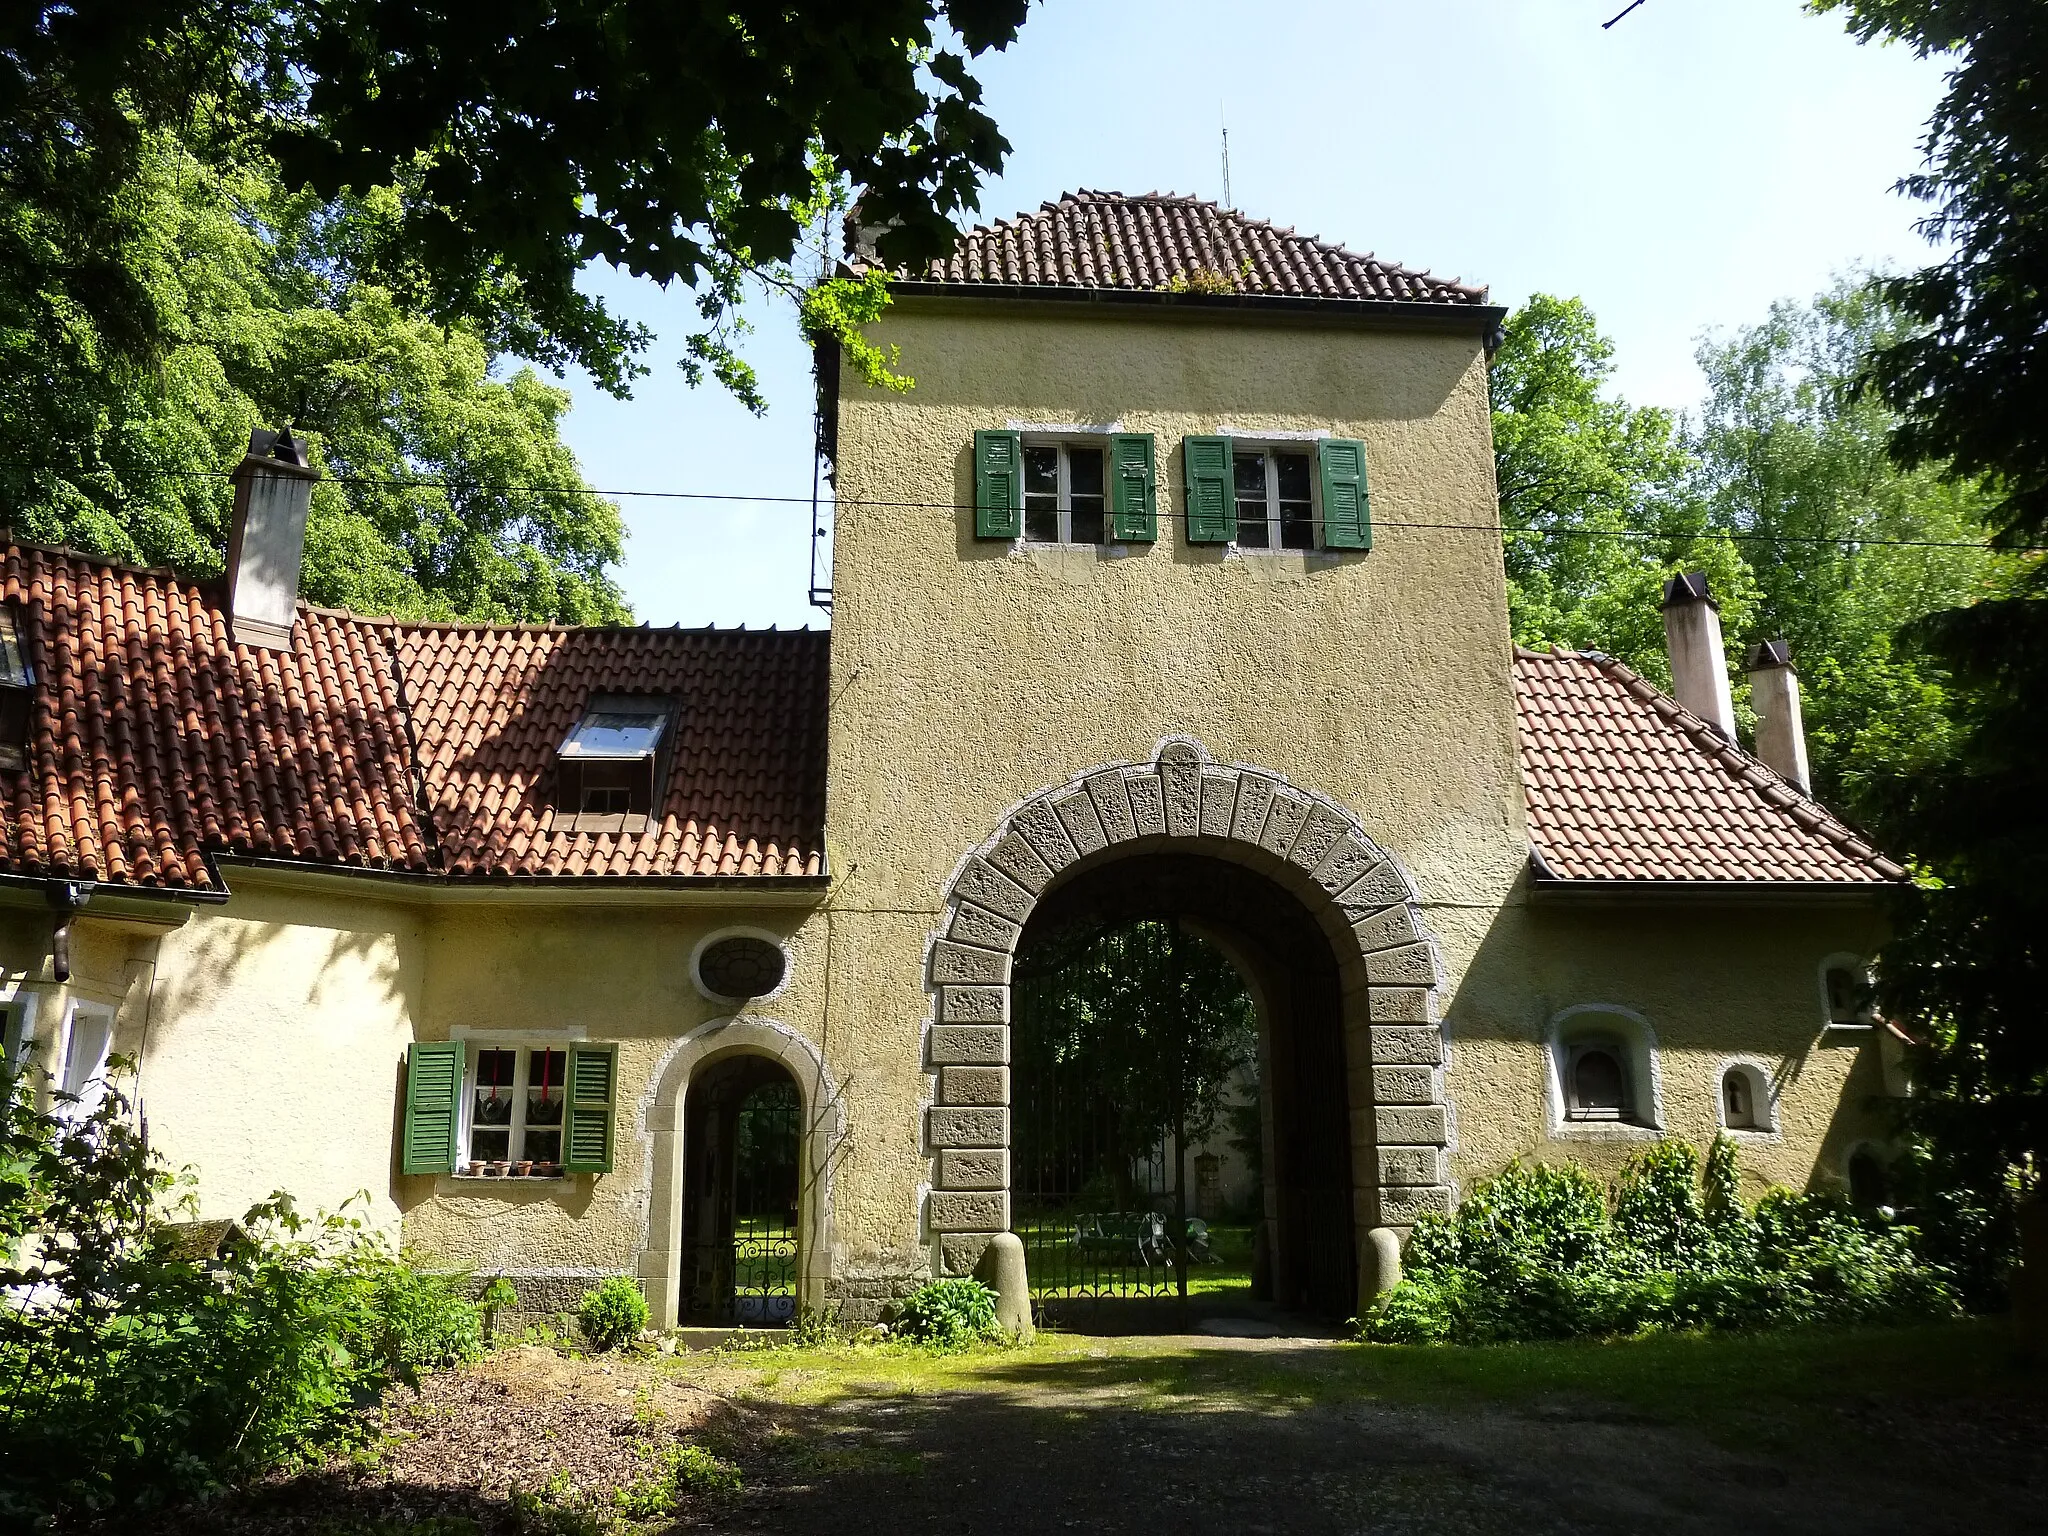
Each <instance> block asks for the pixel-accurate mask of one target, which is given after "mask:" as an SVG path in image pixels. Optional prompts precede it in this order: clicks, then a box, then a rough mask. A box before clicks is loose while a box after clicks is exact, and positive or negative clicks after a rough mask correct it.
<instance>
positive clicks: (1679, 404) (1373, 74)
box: [565, 0, 1941, 626]
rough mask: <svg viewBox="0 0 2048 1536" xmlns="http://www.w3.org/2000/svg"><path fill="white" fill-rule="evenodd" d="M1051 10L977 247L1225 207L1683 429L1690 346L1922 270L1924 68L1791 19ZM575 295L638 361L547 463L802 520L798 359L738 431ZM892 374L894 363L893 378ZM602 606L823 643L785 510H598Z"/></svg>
mask: <svg viewBox="0 0 2048 1536" xmlns="http://www.w3.org/2000/svg"><path fill="white" fill-rule="evenodd" d="M1624 3H1625V0H1427V3H1416V0H1404V3H1400V4H1395V3H1389V0H1351V3H1343V0H1322V3H1294V4H1285V5H1283V4H1277V3H1274V0H1267V3H1265V4H1260V5H1251V4H1243V3H1236V4H1225V3H1194V0H1179V3H1139V0H1049V3H1042V4H1035V5H1034V6H1033V7H1032V11H1031V17H1030V20H1029V21H1028V22H1026V24H1025V27H1024V31H1023V33H1022V35H1021V36H1020V38H1019V39H1018V41H1017V43H1016V44H1014V45H1013V46H1012V47H1011V48H1010V50H1009V52H1008V53H1007V54H1004V55H998V56H994V57H991V58H985V59H984V60H982V61H981V64H980V66H979V68H978V71H977V73H978V74H979V75H980V78H981V79H982V82H983V84H984V86H985V87H986V89H987V98H988V103H989V106H990V109H991V111H992V112H993V114H994V116H995V118H996V120H997V122H998V123H1000V124H1001V125H1002V128H1003V130H1004V132H1005V133H1006V134H1007V135H1008V137H1009V139H1010V142H1011V144H1012V145H1013V146H1014V149H1013V153H1012V155H1011V158H1010V161H1009V165H1008V167H1007V169H1006V172H1005V174H1004V175H1003V177H1002V178H1001V179H1000V180H998V181H996V182H994V183H992V184H991V185H990V186H989V187H988V188H987V189H986V190H985V192H984V194H983V198H982V205H981V214H980V219H981V220H990V219H995V218H1003V217H1008V216H1010V215H1012V214H1014V213H1016V212H1018V211H1020V210H1024V209H1030V208H1035V207H1036V206H1037V205H1038V204H1039V202H1040V201H1041V200H1044V199H1047V198H1053V197H1057V196H1058V195H1059V194H1060V193H1061V192H1062V191H1066V190H1070V189H1073V188H1076V187H1095V188H1103V189H1111V190H1118V191H1125V192H1145V191H1151V190H1155V189H1157V190H1160V191H1168V190H1171V191H1177V192H1189V193H1195V194H1198V195H1201V196H1205V197H1220V196H1221V193H1222V185H1221V183H1222V177H1221V168H1220V156H1219V133H1218V129H1219V123H1220V122H1223V121H1227V122H1228V124H1229V128H1230V165H1231V200H1232V202H1233V203H1234V204H1235V205H1236V206H1237V207H1239V208H1241V209H1242V210H1244V211H1245V212H1246V213H1249V214H1252V215H1254V216H1256V217H1260V218H1270V219H1272V220H1273V221H1274V222H1276V223H1279V224H1283V225H1286V224H1291V225H1293V226H1294V227H1295V228H1297V229H1299V230H1302V231H1303V232H1305V233H1312V234H1317V235H1321V236H1322V237H1323V238H1325V239H1330V240H1336V241H1339V242H1341V243H1343V244H1345V245H1348V246H1350V247H1351V248H1353V249H1356V250H1367V251H1374V252H1377V253H1378V254H1380V255H1382V256H1385V257H1390V258H1393V259H1395V260H1399V261H1402V262H1405V263H1407V264H1408V265H1410V266H1414V267H1428V268H1430V269H1432V270H1434V271H1437V272H1439V273H1448V274H1452V275H1456V276H1460V277H1463V278H1465V279H1466V280H1467V281H1477V282H1484V283H1487V284H1489V285H1490V286H1491V289H1492V293H1493V297H1494V299H1495V300H1496V301H1497V302H1500V303H1504V304H1510V305H1513V304H1518V303H1520V302H1521V301H1522V300H1523V299H1525V298H1526V297H1527V296H1528V295H1529V294H1531V293H1534V292H1550V293H1560V294H1577V295H1579V296H1581V297H1583V298H1584V299H1585V300H1586V301H1587V302H1588V303H1589V304H1591V305H1592V306H1593V309H1594V311H1595V312H1596V313H1597V314H1598V316H1599V318H1600V321H1601V324H1602V327H1603V328H1604V329H1605V330H1606V331H1607V332H1608V334H1609V335H1611V336H1612V337H1613V338H1614V340H1615V342H1616V347H1617V355H1616V363H1617V370H1616V376H1615V377H1616V387H1617V388H1618V389H1619V390H1620V392H1621V393H1623V394H1624V395H1626V396H1627V397H1628V398H1629V399H1630V400H1632V401H1635V402H1637V403H1640V404H1657V405H1667V406H1672V407H1675V408H1684V407H1686V406H1688V405H1690V404H1692V403H1693V402H1694V401H1695V400H1696V398H1697V396H1698V392H1699V387H1700V381H1699V375H1698V372H1697V370H1696V368H1695V367H1694V365H1693V361H1692V355H1693V351H1694V349H1695V347H1696V346H1697V344H1698V341H1699V338H1700V337H1701V336H1702V335H1703V334H1705V333H1708V332H1711V331H1715V330H1726V329H1729V328H1731V327H1734V326H1739V325H1745V324H1751V323H1754V322H1755V321H1757V320H1759V319H1761V318H1762V317H1763V315H1764V313H1765V311H1766V310H1767V309H1768V307H1769V306H1770V304H1771V302H1772V301H1773V300H1774V299H1778V298H1781V297H1788V296H1798V297H1804V296H1807V295H1810V294H1812V293H1814V292H1816V291H1817V290H1819V289H1820V288H1822V287H1824V286H1826V285H1827V283H1828V282H1829V281H1830V279H1831V278H1832V277H1833V276H1834V275H1835V274H1837V273H1840V272H1844V271H1847V270H1850V269H1853V268H1855V267H1858V266H1880V267H1883V266H1891V267H1901V266H1907V265H1912V264H1916V263H1918V262H1919V261H1921V260H1922V259H1923V258H1924V254H1925V251H1926V247H1925V246H1924V245H1923V244H1922V243H1921V241H1920V239H1919V237H1918V236H1917V235H1916V234H1915V233H1914V231H1913V227H1912V226H1913V221H1914V219H1915V217H1916V216H1917V210H1916V208H1915V206H1914V205H1913V204H1911V203H1909V202H1907V201H1906V200H1905V199H1903V198H1901V197H1899V196H1898V195H1897V194H1895V193H1894V192H1893V191H1892V190H1891V187H1892V183H1893V182H1894V181H1896V180H1897V179H1898V177H1899V176H1901V175H1903V174H1905V173H1906V172H1908V171H1909V170H1911V169H1913V168H1914V167H1915V166H1916V165H1917V164H1918V161H1919V147H1918V146H1919V139H1920V135H1921V133H1922V131H1923V128H1924V125H1925V123H1926V119H1927V115H1928V113H1929V111H1930V110H1931V108H1932V107H1933V105H1934V103H1935V100H1936V99H1937V97H1938V96H1939V94H1940V90H1941V65H1940V64H1939V62H1938V61H1921V60H1916V59H1914V58H1913V57H1912V56H1911V55H1910V54H1909V53H1907V52H1906V51H1904V50H1903V49H1900V48H1896V47H1890V48H1878V47H1868V46H1864V45H1861V44H1858V43H1856V42H1855V41H1854V40H1853V39H1851V38H1850V37H1849V36H1848V35H1847V34H1846V33H1845V32H1844V31H1843V30H1842V28H1841V25H1840V23H1839V22H1838V21H1836V20H1835V19H1833V18H1831V17H1815V16H1809V15H1806V14H1805V13H1804V12H1803V11H1802V10H1801V9H1800V8H1799V6H1798V5H1797V4H1796V3H1795V0H1647V3H1645V4H1644V5H1643V6H1641V7H1640V8H1639V9H1637V10H1636V11H1635V12H1634V13H1633V14H1631V15H1629V16H1628V17H1626V18H1625V19H1624V20H1622V21H1621V22H1620V23H1619V24H1618V25H1616V26H1615V27H1613V28H1612V29H1610V30H1607V31H1603V30H1601V27H1600V23H1601V22H1602V21H1605V20H1606V19H1607V18H1608V17H1609V16H1611V15H1612V14H1613V13H1614V12H1615V11H1618V10H1619V9H1621V6H1622V4H1624ZM589 286H590V287H591V289H592V291H594V292H598V293H602V294H604V295H605V296H606V297H607V298H608V299H610V300H611V301H613V302H614V303H615V304H616V305H617V307H618V308H619V310H620V311H621V312H623V313H626V314H629V315H632V316H634V317H635V318H638V319H640V320H643V321H645V322H646V323H647V324H649V325H650V326H652V327H653V328H654V329H655V330H656V331H657V332H658V333H659V334H660V336H661V340H660V342H659V343H657V346H656V348H655V352H654V355H653V356H652V358H651V359H650V361H651V362H652V365H653V372H652V374H651V375H650V376H649V377H648V378H647V379H645V380H643V381H642V382H641V384H640V386H639V387H638V389H637V390H636V393H635V397H634V398H633V399H632V400H631V401H628V402H620V401H614V400H611V399H609V398H608V397H606V396H604V395H602V394H600V393H599V392H598V391H596V390H595V389H593V388H591V387H590V385H589V383H588V381H587V380H585V379H583V378H581V377H580V376H572V377H571V378H570V379H569V381H568V383H569V385H570V387H571V389H572V390H573V391H574V393H575V398H576V405H575V409H574V410H573V411H572V413H571V414H570V416H569V419H568V421H567V423H566V428H565V430H566V435H567V437H568V439H569V442H570V444H571V445H572V446H573V447H574V448H575V450H576V452H577V454H578V456H579V457H580V458H581V460H582V463H583V467H584V472H585V474H586V475H587V476H588V477H589V479H590V480H591V482H592V483H593V484H595V485H597V486H599V487H602V488H604V489H607V490H683V491H698V492H717V493H724V494H729V495H741V496H789V497H808V496H809V494H810V490H811V454H810V433H811V422H810V410H811V402H810V374H809V358H808V354H807V353H806V351H805V350H804V348H803V346H802V345H801V344H800V342H799V341H798V339H797V337H796V333H795V327H794V324H793V322H792V320H791V318H790V316H789V315H788V314H787V313H786V312H784V311H782V310H780V309H777V308H773V307H768V306H763V307H762V308H761V310H760V311H759V312H758V313H756V314H755V315H754V316H753V320H754V322H755V324H756V330H755V332H754V334H753V335H752V336H751V337H750V338H748V346H747V352H748V355H749V357H750V358H751V359H752V360H753V362H754V363H755V365H756V367H757V368H759V370H760V373H761V377H762V380H763V383H764V385H765V388H766V392H767V395H768V399H769V406H770V408H769V411H768V414H767V415H766V416H765V417H762V418H759V419H756V418H754V417H752V416H750V415H748V413H747V412H746V411H744V410H743V409H741V408H740V407H739V406H738V405H736V404H734V403H733V402H732V401H731V400H730V399H729V398H728V397H726V396H725V395H724V394H723V393H722V392H721V391H719V390H718V389H716V388H715V387H712V386H707V387H705V388H702V389H698V390H694V391H693V390H691V389H689V388H687V387H686V386H685V385H684V383H683V381H682V378H681V376H680V374H679V373H678V372H677V371H676V369H675V366H674V361H675V357H676V353H677V348H678V344H679V342H680V339H681V338H682V337H683V336H684V335H686V334H688V332H689V331H690V329H692V321H693V319H694V313H693V311H692V309H691V305H690V299H689V295H688V294H687V293H686V292H683V291H681V290H671V291H669V292H666V293H664V292H662V291H661V290H659V289H657V288H655V287H654V286H653V285H652V284H648V283H640V282H634V281H631V280H628V279H624V278H621V277H619V276H618V275H617V274H614V273H609V272H602V273H600V272H593V273H592V274H591V275H590V284H589ZM905 366H906V369H907V370H908V371H909V372H911V373H912V374H915V372H916V360H915V359H914V358H909V359H906V360H905ZM621 505H622V506H623V508H624V510H625V514H626V519H627V522H628V525H629V527H630V529H631V537H630V539H629V541H628V543H627V552H626V563H625V566H624V569H623V571H622V572H621V579H622V582H623V585H624V587H625V591H626V595H627V597H628V599H629V600H630V601H631V602H632V604H633V607H634V611H635V612H636V614H638V616H639V617H641V618H643V619H647V620H651V621H652V622H654V623H656V624H673V623H684V624H693V625H694V624H707V623H716V624H741V623H745V624H751V625H765V624H770V623H778V624H782V625H785V626H787V625H792V624H803V623H806V622H808V623H812V624H817V623H822V622H823V619H822V616H821V615H820V614H819V613H818V612H817V611H816V610H814V609H812V608H810V607H809V605H808V603H807V602H806V583H807V579H808V574H807V569H806V551H807V546H808V544H809V538H810V524H809V513H808V509H807V508H805V507H802V506H799V505H796V504H793V503H780V504H778V503H768V502H764V503H757V504H751V505H749V504H745V503H731V502H704V501H662V500H652V499H643V498H637V497H626V498H622V501H621Z"/></svg>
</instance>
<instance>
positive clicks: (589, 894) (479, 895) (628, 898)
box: [220, 856, 832, 907]
mask: <svg viewBox="0 0 2048 1536" xmlns="http://www.w3.org/2000/svg"><path fill="white" fill-rule="evenodd" d="M220 863H222V864H223V865H231V866H233V867H234V869H235V870H236V871H237V872H238V874H239V875H241V876H242V877H243V878H242V879H238V880H237V881H236V882H235V883H236V884H237V885H241V884H244V883H250V884H257V885H270V886H273V887H275V886H289V887H295V888H298V889H303V890H309V891H313V890H324V891H340V890H348V889H354V890H360V889H361V888H362V887H364V886H366V885H368V886H375V887H377V888H378V890H379V894H380V896H381V897H382V899H386V900H393V901H402V902H416V903H419V904H422V905H437V906H463V905H492V904H496V905H519V906H573V907H599V906H793V907H809V906H815V905H816V904H817V903H818V902H819V901H821V900H823V899H824V897H825V896H826V895H827V893H829V891H830V890H831V886H832V875H831V873H830V870H829V868H828V869H827V871H826V872H825V873H822V874H816V875H455V874H443V873H440V872H438V871H418V870H399V869H362V868H351V867H347V866H339V865H332V864H307V863H300V862H297V861H295V860H291V859H268V858H252V857H244V858H231V857H227V856H223V857H222V858H221V859H220Z"/></svg>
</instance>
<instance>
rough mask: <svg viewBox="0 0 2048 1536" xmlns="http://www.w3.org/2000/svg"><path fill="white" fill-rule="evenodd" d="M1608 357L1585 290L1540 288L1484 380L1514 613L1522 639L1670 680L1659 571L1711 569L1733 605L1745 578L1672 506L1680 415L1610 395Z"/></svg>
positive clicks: (1681, 454) (1740, 607)
mask: <svg viewBox="0 0 2048 1536" xmlns="http://www.w3.org/2000/svg"><path fill="white" fill-rule="evenodd" d="M1613 356H1614V344H1613V343H1612V342H1611V341H1609V340H1608V339H1607V338H1606V337H1605V336H1602V335H1601V334H1600V330H1599V326H1598V324H1597V323H1596V321H1595V320H1594V318H1593V313H1592V311H1591V310H1590V309H1588V308H1587V307H1586V305H1585V302H1584V301H1583V300H1580V299H1561V298H1554V297H1552V296H1551V295H1549V294H1541V293H1539V294H1536V295H1534V296H1533V297H1531V299H1530V300H1529V302H1528V303H1527V304H1525V305H1523V306H1522V308H1520V309H1519V310H1517V311H1515V313H1514V314H1512V315H1510V316H1509V317H1508V322H1507V325H1506V327H1505V329H1504V331H1503V334H1502V339H1501V344H1500V346H1499V348H1498V349H1497V350H1496V351H1495V353H1494V356H1493V368H1492V387H1493V441H1494V474H1495V478H1496V481H1497V483H1498V486H1499V491H1500V518H1501V527H1502V529H1503V536H1504V539H1505V543H1506V560H1507V571H1508V615H1509V622H1510V624H1511V626H1512V628H1513V631H1514V636H1515V639H1516V640H1517V641H1519V642H1520V643H1521V644H1524V645H1531V646H1534V645H1544V644H1550V645H1558V646H1564V647H1569V648H1571V649H1575V650H1599V651H1606V652H1608V653H1609V654H1610V655H1615V656H1619V657H1621V658H1622V659H1624V660H1625V661H1627V662H1628V663H1629V664H1630V665H1632V666H1634V667H1636V668H1637V669H1638V670H1641V671H1644V672H1647V673H1648V674H1649V675H1650V676H1652V677H1654V678H1658V679H1660V680H1668V678H1669V668H1668V666H1667V665H1666V663H1665V660H1664V654H1663V633H1664V632H1663V628H1662V623H1661V620H1660V619H1659V618H1658V603H1659V602H1660V601H1661V599H1662V587H1663V582H1664V580H1665V578H1666V577H1667V576H1668V575H1669V574H1670V573H1672V572H1673V571H1677V570H1681V569H1683V570H1705V571H1707V572H1708V574H1709V575H1710V577H1711V578H1712V579H1713V582H1714V589H1715V592H1716V594H1717V595H1718V596H1719V597H1720V599H1721V602H1722V609H1723V613H1724V614H1727V615H1731V616H1732V615H1735V614H1740V613H1741V612H1743V611H1744V604H1745V603H1746V602H1747V600H1748V596H1749V592H1750V587H1749V584H1748V582H1747V580H1746V577H1747V572H1746V570H1745V569H1744V568H1743V566H1742V565H1741V562H1740V560H1739V557H1737V556H1736V555H1735V554H1734V552H1733V551H1732V550H1730V549H1729V548H1728V546H1727V545H1726V543H1725V542H1720V541H1702V540H1700V539H1698V538H1696V537H1692V536H1689V535H1690V532H1691V531H1692V530H1693V529H1696V528H1697V526H1698V524H1699V521H1700V520H1699V518H1698V515H1697V513H1696V512H1691V513H1689V518H1690V520H1689V522H1688V514H1687V512H1682V511H1681V509H1678V508H1674V507H1673V506H1672V505H1671V504H1670V502H1671V498H1670V495H1669V491H1670V488H1671V487H1672V486H1673V485H1674V484H1675V483H1676V482H1677V480H1678V478H1679V477H1680V476H1681V475H1682V474H1683V472H1684V471H1685V469H1686V467H1687V462H1688V461H1687V458H1686V454H1685V451H1684V449H1683V447H1682V446H1681V444H1680V442H1679V439H1678V434H1677V429H1676V422H1675V421H1674V419H1673V418H1672V416H1671V414H1670V413H1669V412H1667V411H1660V410H1653V409H1638V408H1635V407H1632V406H1630V405H1628V404H1627V403H1626V402H1624V401H1621V400H1618V399H1615V398H1613V397H1612V396H1611V395H1610V394H1609V393H1608V391H1607V380H1608V376H1609V375H1610V374H1611V373H1612V372H1613V366H1614V365H1613ZM1666 528H1668V529H1672V530H1673V534H1672V536H1670V537H1665V538H1649V537H1643V536H1642V534H1643V533H1644V531H1645V530H1654V529H1666Z"/></svg>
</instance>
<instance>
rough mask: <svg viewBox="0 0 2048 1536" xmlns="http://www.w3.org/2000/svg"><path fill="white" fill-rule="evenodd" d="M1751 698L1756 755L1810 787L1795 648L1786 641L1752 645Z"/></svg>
mask: <svg viewBox="0 0 2048 1536" xmlns="http://www.w3.org/2000/svg"><path fill="white" fill-rule="evenodd" d="M1749 697H1750V702H1751V704H1753V705H1754V706H1755V707H1756V755H1757V756H1758V757H1760V758H1762V759H1763V760H1764V762H1765V763H1767V764H1768V765H1770V767H1772V768H1774V769H1776V770H1777V774H1778V777H1779V778H1781V779H1784V780H1786V781H1787V782H1789V783H1792V784H1796V785H1797V786H1798V787H1799V788H1800V789H1801V790H1802V791H1805V790H1810V789H1811V788H1812V780H1811V778H1810V777H1809V775H1808V773H1807V767H1806V720H1805V717H1804V716H1803V715H1802V714H1801V712H1800V708H1799V674H1798V673H1797V672H1795V671H1794V670H1793V669H1792V647H1791V646H1790V645H1788V644H1787V643H1786V642H1785V641H1783V640H1766V641H1764V642H1763V644H1761V645H1754V646H1751V647H1750V650H1749Z"/></svg>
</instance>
